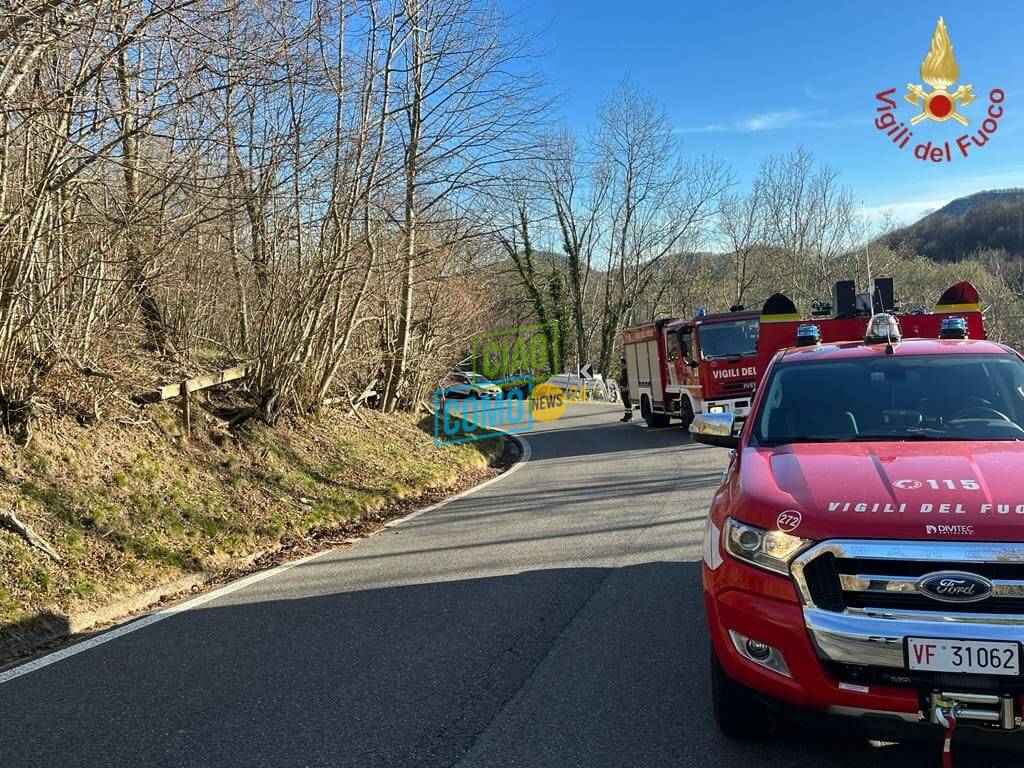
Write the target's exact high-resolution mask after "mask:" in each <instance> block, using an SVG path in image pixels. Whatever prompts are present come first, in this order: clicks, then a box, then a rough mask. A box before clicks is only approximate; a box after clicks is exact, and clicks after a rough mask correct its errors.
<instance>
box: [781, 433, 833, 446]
mask: <svg viewBox="0 0 1024 768" xmlns="http://www.w3.org/2000/svg"><path fill="white" fill-rule="evenodd" d="M843 442H846V438H844V437H811V436H810V435H787V436H786V437H767V438H762V439H761V443H762V444H763V445H785V444H786V443H843Z"/></svg>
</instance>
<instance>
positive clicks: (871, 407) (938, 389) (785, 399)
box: [754, 355, 1024, 444]
mask: <svg viewBox="0 0 1024 768" xmlns="http://www.w3.org/2000/svg"><path fill="white" fill-rule="evenodd" d="M754 424H755V431H754V440H755V441H756V442H762V443H769V444H772V443H791V442H815V441H818V442H821V441H825V442H827V441H849V440H900V439H915V440H921V439H935V440H1022V439H1024V364H1022V363H1021V362H1020V361H1019V360H1018V359H1017V358H1016V357H1010V356H1009V355H1005V356H998V355H941V356H914V357H886V358H862V359H852V360H834V361H820V362H815V363H793V364H790V365H781V366H779V367H778V368H776V369H775V371H774V372H773V374H772V376H771V380H770V381H769V382H768V383H767V390H766V392H765V399H764V402H763V403H762V405H761V411H760V413H759V414H757V415H755V417H754Z"/></svg>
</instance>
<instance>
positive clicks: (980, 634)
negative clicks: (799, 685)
mask: <svg viewBox="0 0 1024 768" xmlns="http://www.w3.org/2000/svg"><path fill="white" fill-rule="evenodd" d="M945 618H946V620H945V621H942V622H936V621H934V620H932V619H931V618H930V617H929V614H925V613H918V612H916V611H876V610H871V609H868V608H863V609H847V612H845V613H835V612H832V611H823V610H821V609H820V608H811V607H809V606H808V607H805V608H804V622H805V623H806V625H807V631H808V633H809V634H810V636H811V639H812V640H813V641H814V644H815V646H817V649H818V651H819V654H820V655H821V657H822V658H825V659H828V660H829V661H837V662H843V663H847V664H864V665H868V666H872V667H890V668H897V669H904V668H905V666H906V659H905V657H904V648H903V640H904V638H907V637H935V636H941V637H944V638H949V639H950V640H979V639H984V640H1000V641H1010V642H1019V641H1020V640H1021V639H1022V638H1024V625H1022V624H1021V620H1022V618H1024V617H1010V616H1006V615H997V614H993V615H991V616H986V615H983V614H973V615H971V616H970V617H969V618H968V617H967V616H965V617H963V618H964V619H968V620H965V621H951V620H949V618H950V617H948V616H947V617H945ZM957 618H959V617H957Z"/></svg>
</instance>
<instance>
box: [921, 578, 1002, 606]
mask: <svg viewBox="0 0 1024 768" xmlns="http://www.w3.org/2000/svg"><path fill="white" fill-rule="evenodd" d="M917 588H918V590H919V591H921V592H923V593H924V594H926V595H928V597H930V598H932V600H941V601H943V602H946V603H973V602H976V601H978V600H984V599H985V598H986V597H988V596H989V595H991V594H992V582H991V581H989V580H988V579H986V578H984V577H983V576H976V575H975V574H973V573H964V572H963V571H938V572H937V573H926V574H925V575H924V576H922V577H921V578H920V579H918V582H917Z"/></svg>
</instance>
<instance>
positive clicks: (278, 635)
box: [0, 405, 1019, 768]
mask: <svg viewBox="0 0 1024 768" xmlns="http://www.w3.org/2000/svg"><path fill="white" fill-rule="evenodd" d="M619 413H620V412H619V411H618V410H617V409H615V408H613V407H609V406H595V405H579V406H574V407H573V408H572V409H570V411H569V412H568V413H567V414H566V415H565V416H564V417H563V418H562V419H560V420H559V421H558V422H556V423H554V424H549V425H542V426H543V429H541V430H538V431H535V432H533V433H531V434H530V435H529V436H528V439H529V441H530V444H531V446H532V458H531V460H530V461H529V462H528V463H526V464H525V465H523V466H522V467H520V469H519V470H517V471H516V472H514V473H512V474H511V475H509V476H506V477H504V478H502V479H500V480H499V481H497V482H496V483H494V484H492V485H490V486H488V487H487V488H484V489H482V490H481V491H479V492H477V493H475V494H473V495H471V496H468V497H466V498H463V499H460V500H458V501H455V502H453V503H451V504H449V505H447V506H445V507H442V508H440V509H437V510H434V511H432V512H429V513H427V514H424V515H422V516H419V517H416V518H414V519H412V520H409V521H408V522H405V523H403V524H402V525H400V526H397V527H395V528H391V529H388V530H386V531H385V532H383V533H380V534H378V535H376V536H373V537H372V538H370V539H367V540H365V541H363V542H360V543H359V544H357V545H356V546H353V547H351V548H347V549H342V550H337V551H334V552H330V553H326V554H323V555H321V556H319V557H317V558H315V559H313V560H311V561H307V562H304V563H302V564H300V565H297V566H295V567H293V568H291V569H290V570H287V571H284V572H281V573H278V574H275V575H273V576H271V577H270V578H266V579H264V580H262V581H259V582H258V583H255V584H251V585H248V586H246V587H244V588H242V589H238V590H237V591H234V592H232V593H230V594H227V595H222V596H218V597H216V598H215V599H213V600H210V601H209V602H206V603H205V604H203V605H202V606H200V607H197V608H195V609H194V610H188V611H185V612H182V613H178V614H175V615H173V616H172V617H170V618H167V619H165V620H163V621H160V622H159V623H154V624H152V625H150V626H146V627H145V628H143V629H140V630H138V631H136V632H132V633H130V634H125V635H123V636H121V637H118V638H117V639H114V640H111V641H110V642H107V643H104V644H102V645H98V646H96V647H93V648H90V649H89V650H86V651H84V652H82V653H78V654H77V655H74V656H71V657H68V658H65V659H63V660H61V661H59V662H57V663H54V664H50V665H48V666H45V667H42V668H40V669H37V670H35V671H32V672H30V673H28V674H24V675H22V676H20V677H17V678H15V679H12V680H9V681H7V682H4V683H2V684H0V766H3V767H4V768H13V767H14V766H26V767H27V766H32V768H36V767H37V766H47V767H48V768H53V767H54V766H131V767H132V768H137V767H138V766H210V767H216V768H228V767H229V766H239V767H242V766H244V767H245V768H254V767H255V766H268V767H272V768H291V767H292V766H295V767H299V766H317V767H319V766H353V767H358V768H376V767H377V766H380V767H381V768H407V767H408V768H411V767H412V766H422V767H423V768H433V767H434V766H459V767H460V768H470V767H471V766H472V767H473V768H476V767H478V766H479V767H481V768H482V767H483V766H494V767H499V766H500V767H504V766H585V767H586V768H601V767H605V766H607V767H608V768H611V767H612V766H615V767H616V768H621V767H623V766H643V767H645V768H646V767H648V766H652V767H653V766H704V765H708V766H712V765H713V766H744V767H745V768H746V767H747V766H780V767H781V766H786V768H797V767H799V766H814V768H826V767H828V766H857V767H858V768H871V767H873V766H899V767H900V768H916V766H927V767H928V768H934V766H936V765H938V763H939V751H938V750H939V745H938V744H935V745H925V746H921V745H889V746H872V745H870V744H868V743H867V742H865V741H863V740H855V739H836V738H834V737H825V736H819V735H815V734H811V733H808V732H804V731H801V730H799V729H796V728H794V727H788V728H786V729H784V731H783V733H781V734H780V735H779V736H778V737H777V738H775V739H773V740H771V741H767V742H759V743H736V742H730V741H728V740H726V739H723V738H722V737H720V736H719V735H718V734H717V732H716V731H715V729H714V725H713V723H712V721H711V716H710V705H709V686H708V651H707V640H706V629H705V622H704V614H703V608H702V604H701V590H700V571H699V568H698V561H699V558H700V538H701V530H702V525H703V518H704V515H705V512H706V509H707V505H708V501H709V499H710V497H711V494H712V491H713V489H714V487H715V485H716V484H717V481H718V478H719V476H720V473H721V470H722V468H723V466H724V463H725V460H726V454H725V452H724V451H720V450H716V449H712V448H705V447H702V446H697V445H694V444H691V443H690V442H689V441H688V440H687V439H686V436H685V435H684V434H683V433H682V432H681V430H679V429H678V428H670V429H663V430H656V431H648V430H646V429H645V428H643V427H640V426H637V425H629V424H619V423H618V421H617V419H618V416H619ZM955 752H956V754H955V757H956V762H955V764H956V765H957V767H958V768H964V767H965V766H985V767H986V768H992V766H998V765H1007V766H1009V765H1019V758H1014V757H1013V756H1009V755H996V754H992V753H981V752H968V751H967V750H966V749H965V748H962V749H957V750H955Z"/></svg>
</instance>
